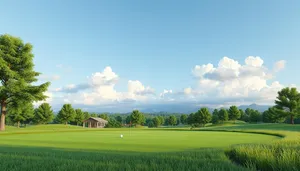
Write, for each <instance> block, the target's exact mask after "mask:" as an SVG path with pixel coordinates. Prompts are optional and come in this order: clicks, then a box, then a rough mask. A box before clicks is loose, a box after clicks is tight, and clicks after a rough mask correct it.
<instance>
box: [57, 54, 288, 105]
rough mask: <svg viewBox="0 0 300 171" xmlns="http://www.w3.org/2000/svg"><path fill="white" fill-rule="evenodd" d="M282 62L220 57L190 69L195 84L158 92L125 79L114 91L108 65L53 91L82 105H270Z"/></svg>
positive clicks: (116, 81) (115, 78)
mask: <svg viewBox="0 0 300 171" xmlns="http://www.w3.org/2000/svg"><path fill="white" fill-rule="evenodd" d="M285 63H286V62H285V61H278V62H276V64H274V68H271V69H269V68H267V67H266V66H264V61H263V60H262V58H260V57H258V56H256V57H254V56H249V57H247V58H246V59H245V60H244V61H243V63H239V62H238V61H236V60H234V59H231V58H229V57H223V58H222V59H221V60H220V61H219V62H218V64H217V65H216V66H214V65H213V64H211V63H208V64H203V65H196V66H195V67H194V68H193V70H192V74H193V75H194V77H195V78H196V79H197V80H196V86H187V87H186V88H180V87H179V89H178V91H176V90H175V91H174V90H168V89H165V90H163V92H161V93H160V94H158V95H156V94H155V90H154V89H153V88H151V87H150V86H148V85H147V86H146V85H144V84H143V83H142V82H141V81H139V80H128V82H127V90H126V91H118V90H116V85H117V84H119V80H120V78H119V76H118V74H116V73H115V72H114V71H113V70H112V68H111V67H109V66H107V67H105V68H104V69H103V70H102V72H96V73H93V74H91V76H90V77H88V79H87V82H86V83H82V84H69V85H66V86H64V87H60V88H57V89H55V91H54V92H53V93H61V94H63V95H62V97H59V99H60V100H58V101H59V102H61V103H66V102H68V103H72V104H84V105H111V104H134V103H140V102H141V103H144V104H146V102H157V103H164V102H170V101H171V102H178V103H182V102H185V103H188V102H192V103H193V104H202V105H204V104H206V105H208V106H209V105H213V106H220V105H221V106H222V105H223V106H224V105H229V104H236V105H239V104H244V103H253V102H256V103H264V104H272V103H274V100H275V98H276V95H277V92H278V91H279V90H280V89H281V88H283V87H284V86H283V85H281V84H280V83H279V82H278V81H273V82H272V83H269V81H270V79H271V78H274V75H275V74H276V72H278V71H280V70H282V69H283V68H284V67H285ZM274 71H276V72H274ZM187 76H188V74H187ZM123 86H126V85H123ZM55 98H58V96H55ZM52 99H53V98H52ZM55 101H56V100H55Z"/></svg>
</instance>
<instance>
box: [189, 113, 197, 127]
mask: <svg viewBox="0 0 300 171" xmlns="http://www.w3.org/2000/svg"><path fill="white" fill-rule="evenodd" d="M194 115H195V114H194V113H191V114H189V116H188V118H187V123H188V124H189V125H191V126H193V125H194V123H195V117H194Z"/></svg>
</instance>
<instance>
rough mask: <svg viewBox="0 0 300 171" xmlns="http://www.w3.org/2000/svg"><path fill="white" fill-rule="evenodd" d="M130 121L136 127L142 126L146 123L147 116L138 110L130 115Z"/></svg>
mask: <svg viewBox="0 0 300 171" xmlns="http://www.w3.org/2000/svg"><path fill="white" fill-rule="evenodd" d="M130 120H131V122H132V123H133V124H135V125H142V124H143V123H145V116H144V114H143V113H141V112H140V111H138V110H133V111H132V113H131V115H130Z"/></svg>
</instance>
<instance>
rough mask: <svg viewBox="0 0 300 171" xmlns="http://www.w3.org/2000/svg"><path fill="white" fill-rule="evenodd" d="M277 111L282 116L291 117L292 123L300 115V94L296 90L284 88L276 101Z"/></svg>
mask: <svg viewBox="0 0 300 171" xmlns="http://www.w3.org/2000/svg"><path fill="white" fill-rule="evenodd" d="M275 104H276V106H275V107H276V110H277V112H278V113H279V114H280V115H281V116H286V117H290V123H291V124H294V119H295V118H298V117H299V115H300V112H299V108H300V94H299V92H298V91H297V89H296V88H289V87H287V88H283V89H282V90H281V91H279V92H278V96H277V98H276V100H275Z"/></svg>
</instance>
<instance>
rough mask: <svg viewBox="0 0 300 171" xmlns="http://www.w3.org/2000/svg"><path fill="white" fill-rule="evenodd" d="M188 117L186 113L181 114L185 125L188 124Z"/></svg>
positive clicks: (181, 119) (181, 120)
mask: <svg viewBox="0 0 300 171" xmlns="http://www.w3.org/2000/svg"><path fill="white" fill-rule="evenodd" d="M187 118H188V116H187V115H185V114H182V115H180V122H181V123H182V124H184V125H185V124H187Z"/></svg>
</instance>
